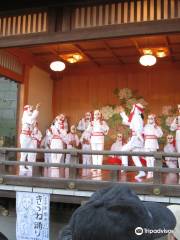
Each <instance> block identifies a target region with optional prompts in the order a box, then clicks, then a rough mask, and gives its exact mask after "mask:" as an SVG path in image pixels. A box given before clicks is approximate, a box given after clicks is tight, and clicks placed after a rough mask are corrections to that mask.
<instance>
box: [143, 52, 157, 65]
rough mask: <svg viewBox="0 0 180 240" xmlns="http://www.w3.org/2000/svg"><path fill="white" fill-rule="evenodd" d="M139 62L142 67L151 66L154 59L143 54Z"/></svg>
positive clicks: (150, 55)
mask: <svg viewBox="0 0 180 240" xmlns="http://www.w3.org/2000/svg"><path fill="white" fill-rule="evenodd" d="M139 62H140V64H141V65H143V66H153V65H154V64H156V57H155V56H154V55H152V54H145V55H143V56H141V57H140V59H139Z"/></svg>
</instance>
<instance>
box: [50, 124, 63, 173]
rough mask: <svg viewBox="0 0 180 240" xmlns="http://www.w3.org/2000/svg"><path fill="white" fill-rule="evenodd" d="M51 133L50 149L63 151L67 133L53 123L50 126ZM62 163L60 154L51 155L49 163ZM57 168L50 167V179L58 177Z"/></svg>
mask: <svg viewBox="0 0 180 240" xmlns="http://www.w3.org/2000/svg"><path fill="white" fill-rule="evenodd" d="M51 131H52V138H51V144H50V148H51V149H59V150H60V149H63V148H64V142H65V138H66V135H67V132H66V130H65V129H63V128H60V125H59V124H58V122H55V123H54V124H53V125H51ZM62 161H63V154H62V153H52V154H51V162H52V163H62ZM58 173H59V168H57V167H51V173H50V174H51V176H52V177H59V176H58Z"/></svg>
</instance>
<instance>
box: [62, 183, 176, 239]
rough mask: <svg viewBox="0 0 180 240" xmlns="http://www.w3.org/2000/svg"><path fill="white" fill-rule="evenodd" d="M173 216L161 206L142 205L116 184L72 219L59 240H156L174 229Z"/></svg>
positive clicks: (131, 192) (97, 194) (129, 192)
mask: <svg viewBox="0 0 180 240" xmlns="http://www.w3.org/2000/svg"><path fill="white" fill-rule="evenodd" d="M175 224H176V220H175V217H174V215H173V214H172V212H171V211H170V210H169V209H167V208H166V207H165V206H163V205H161V204H159V203H152V202H142V201H141V200H140V199H139V198H138V196H137V195H136V194H135V192H134V191H132V190H131V189H130V188H129V187H128V186H125V185H120V184H115V185H113V186H111V187H109V188H105V189H101V190H99V191H97V192H96V193H94V194H93V195H92V197H91V198H90V200H89V201H88V202H87V203H86V204H84V205H83V206H81V207H79V208H78V209H77V210H76V211H75V212H74V214H73V215H72V217H71V219H70V222H69V224H68V225H67V226H66V228H65V229H64V230H62V231H61V233H60V235H59V240H65V239H68V240H70V239H72V240H102V239H103V240H120V239H122V240H150V239H151V240H153V239H156V238H158V237H161V236H163V235H167V233H166V234H165V233H162V232H161V233H157V232H156V233H151V234H150V233H146V229H147V231H148V230H155V229H162V230H164V229H168V230H169V229H174V227H175Z"/></svg>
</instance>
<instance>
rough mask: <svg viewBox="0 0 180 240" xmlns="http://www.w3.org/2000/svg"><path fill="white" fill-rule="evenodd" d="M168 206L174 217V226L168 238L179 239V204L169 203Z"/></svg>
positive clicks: (171, 239) (169, 239)
mask: <svg viewBox="0 0 180 240" xmlns="http://www.w3.org/2000/svg"><path fill="white" fill-rule="evenodd" d="M168 208H169V210H170V211H171V212H172V213H173V214H174V216H175V218H176V227H175V229H174V231H173V234H169V236H168V240H176V239H177V240H178V239H180V205H169V206H168Z"/></svg>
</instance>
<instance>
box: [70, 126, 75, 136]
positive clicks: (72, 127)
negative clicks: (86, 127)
mask: <svg viewBox="0 0 180 240" xmlns="http://www.w3.org/2000/svg"><path fill="white" fill-rule="evenodd" d="M70 131H71V133H73V134H74V133H76V126H75V125H72V126H71V128H70Z"/></svg>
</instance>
